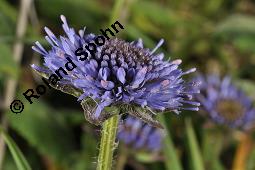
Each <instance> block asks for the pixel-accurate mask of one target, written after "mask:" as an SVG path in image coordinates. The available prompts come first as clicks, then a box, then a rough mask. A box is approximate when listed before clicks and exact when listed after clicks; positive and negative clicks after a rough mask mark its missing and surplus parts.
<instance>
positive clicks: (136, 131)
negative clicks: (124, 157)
mask: <svg viewBox="0 0 255 170" xmlns="http://www.w3.org/2000/svg"><path fill="white" fill-rule="evenodd" d="M117 138H118V140H119V141H120V142H122V143H124V144H126V145H127V146H130V147H131V148H133V149H135V150H136V149H140V150H146V151H149V152H154V151H155V152H156V151H159V150H160V149H161V147H162V140H163V139H164V133H163V131H162V130H161V129H159V128H155V127H153V126H150V125H149V124H147V123H144V122H143V121H141V120H139V119H138V118H135V117H132V116H128V117H127V118H126V119H124V120H123V121H122V122H120V124H119V129H118V135H117Z"/></svg>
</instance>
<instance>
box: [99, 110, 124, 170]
mask: <svg viewBox="0 0 255 170" xmlns="http://www.w3.org/2000/svg"><path fill="white" fill-rule="evenodd" d="M118 121H119V115H118V114H116V115H114V116H113V117H111V118H110V119H108V120H106V121H105V122H104V123H103V129H102V136H101V142H100V149H99V156H98V160H97V170H111V168H112V158H113V151H114V150H115V148H116V146H117V144H116V143H115V138H116V133H117V126H118Z"/></svg>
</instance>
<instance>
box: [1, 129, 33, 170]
mask: <svg viewBox="0 0 255 170" xmlns="http://www.w3.org/2000/svg"><path fill="white" fill-rule="evenodd" d="M0 134H2V137H3V138H4V141H5V142H6V144H7V146H8V148H9V150H10V152H11V154H12V157H13V159H14V161H15V163H16V165H17V169H18V170H30V169H31V167H30V166H29V164H28V162H27V160H26V159H25V157H24V155H23V154H22V152H21V151H20V149H19V148H18V146H17V145H16V144H15V142H14V141H13V140H12V138H11V137H10V136H9V135H8V134H7V133H5V132H4V131H3V129H2V128H1V127H0Z"/></svg>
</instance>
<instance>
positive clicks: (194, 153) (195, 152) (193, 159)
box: [185, 119, 205, 170]
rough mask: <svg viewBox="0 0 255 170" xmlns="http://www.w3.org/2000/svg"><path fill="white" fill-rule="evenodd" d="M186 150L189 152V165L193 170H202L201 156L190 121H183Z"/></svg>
mask: <svg viewBox="0 0 255 170" xmlns="http://www.w3.org/2000/svg"><path fill="white" fill-rule="evenodd" d="M185 125H186V135H187V139H188V141H187V142H188V147H189V148H188V149H189V152H190V156H189V158H190V163H191V168H192V169H193V170H204V169H205V168H204V164H203V159H202V154H201V152H200V149H199V146H198V141H197V139H196V135H195V132H194V129H193V127H192V124H191V120H190V119H186V120H185Z"/></svg>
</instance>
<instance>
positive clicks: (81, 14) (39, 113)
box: [0, 0, 255, 170]
mask: <svg viewBox="0 0 255 170" xmlns="http://www.w3.org/2000/svg"><path fill="white" fill-rule="evenodd" d="M22 9H23V10H22ZM61 14H63V15H65V16H66V18H67V20H68V23H69V25H70V26H72V27H74V28H75V29H76V30H78V29H81V28H83V27H84V26H86V27H87V31H88V33H89V32H93V33H95V34H99V33H100V32H99V29H100V28H106V27H108V25H109V24H110V23H112V22H113V21H115V20H118V21H120V22H121V23H122V24H123V25H124V27H125V29H124V30H121V33H120V34H118V35H117V36H118V37H121V38H123V39H125V40H127V41H133V40H136V39H137V38H139V37H140V38H142V39H143V40H144V43H145V46H146V47H149V48H153V47H154V46H155V44H156V43H157V42H158V41H159V40H160V39H161V38H163V39H164V40H165V43H164V45H163V46H162V47H161V48H160V49H159V51H161V52H164V53H165V54H166V56H167V57H169V58H171V59H178V58H179V59H182V60H183V64H182V65H181V67H182V68H183V69H188V68H191V67H196V68H197V69H198V71H199V72H202V73H219V74H221V75H225V74H230V75H231V76H232V77H233V78H234V80H235V82H236V83H237V84H238V85H239V86H240V87H241V88H242V89H243V90H244V91H246V92H247V93H248V94H249V95H250V96H251V97H252V98H253V99H255V84H254V83H255V76H254V73H255V1H254V0H120V1H118V0H116V1H113V0H32V1H31V2H30V0H20V1H19V0H0V97H1V98H0V116H1V127H3V129H5V131H7V129H8V134H9V136H11V138H12V139H13V140H14V141H15V143H16V144H17V146H18V147H19V148H20V150H21V151H22V153H23V154H24V156H25V157H26V159H27V161H28V163H29V164H30V166H31V167H32V169H36V170H41V169H47V170H62V169H64V170H65V169H74V170H82V169H95V166H96V158H97V154H98V147H99V137H100V127H96V126H93V125H91V124H89V123H88V122H87V121H86V120H85V118H84V116H83V110H82V108H81V106H80V104H79V103H78V102H77V100H76V98H74V97H72V96H70V95H67V94H64V93H61V92H59V91H56V90H53V89H52V90H48V91H47V93H46V94H45V95H44V96H42V97H40V98H39V99H38V100H35V101H34V103H33V104H31V105H30V104H29V103H25V109H24V111H23V112H22V113H21V114H17V115H16V114H14V113H12V112H11V111H10V110H9V105H8V103H9V104H10V101H12V100H13V99H14V98H20V99H21V100H22V99H24V98H22V97H23V96H22V93H23V92H25V91H26V90H27V89H28V88H35V87H36V85H38V84H40V83H42V82H41V79H40V77H39V76H38V75H36V74H35V73H34V72H33V71H32V69H31V67H30V64H32V63H40V62H41V57H40V56H39V55H38V54H35V53H34V52H33V51H32V49H31V46H32V45H33V43H34V42H35V41H40V42H41V43H42V44H43V45H44V46H46V47H48V46H49V45H48V44H47V43H46V41H45V40H44V36H45V33H44V31H43V28H44V26H47V27H49V28H50V29H51V30H52V31H53V32H54V33H55V34H56V35H61V34H63V30H62V27H61V21H60V18H59V17H60V15H61ZM19 20H20V21H19ZM26 22H27V24H24V23H26ZM23 101H25V100H23ZM185 119H188V120H186V121H185ZM166 120H167V121H166V124H167V127H168V132H167V133H168V134H169V135H168V136H167V138H168V139H169V141H168V144H167V145H166V146H164V147H163V150H164V151H165V152H164V153H163V152H160V153H157V154H155V153H145V152H130V153H128V154H127V150H126V149H125V147H124V146H123V145H120V147H119V149H118V150H116V156H115V157H114V158H115V161H114V165H115V166H117V165H118V164H119V162H120V159H123V158H124V160H125V163H124V165H118V166H119V167H121V166H122V167H125V169H134V170H146V169H150V170H161V169H169V170H171V169H173V170H176V169H175V168H174V166H172V165H173V164H175V163H173V162H172V161H173V160H174V159H173V155H174V156H176V157H177V158H178V160H179V161H177V162H179V163H180V164H181V166H182V168H183V169H193V170H199V169H201V170H202V169H206V170H224V169H226V170H229V169H233V170H242V169H247V170H254V169H255V147H254V144H253V143H254V139H253V135H252V134H253V133H252V132H249V133H248V132H246V133H244V132H241V131H238V130H229V129H227V128H224V127H218V126H215V125H211V123H210V120H206V119H205V118H203V117H201V116H200V114H198V113H196V112H183V113H182V114H181V115H179V116H177V115H175V114H172V113H169V114H167V116H166ZM190 120H191V121H190ZM192 123H193V128H192ZM170 132H171V138H170ZM171 139H172V140H171ZM172 146H174V148H172ZM3 148H6V149H5V150H4V149H3ZM175 153H176V154H175ZM3 154H4V155H5V156H4V159H3V161H1V159H0V161H1V162H3V164H2V165H0V166H1V167H0V169H1V168H2V169H3V170H13V169H17V167H16V165H15V163H14V159H13V157H12V155H11V153H10V150H9V149H7V147H1V142H0V158H1V155H3ZM119 155H121V156H119ZM175 161H176V160H175Z"/></svg>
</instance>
